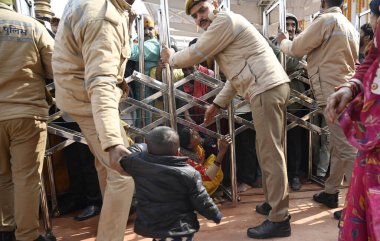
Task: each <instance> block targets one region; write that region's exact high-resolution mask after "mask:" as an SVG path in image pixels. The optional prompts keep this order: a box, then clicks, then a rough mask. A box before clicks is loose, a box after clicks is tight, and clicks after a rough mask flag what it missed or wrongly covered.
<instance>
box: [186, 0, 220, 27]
mask: <svg viewBox="0 0 380 241" xmlns="http://www.w3.org/2000/svg"><path fill="white" fill-rule="evenodd" d="M216 6H217V2H216V1H211V0H186V4H185V9H186V14H187V15H190V16H191V17H192V18H193V19H194V21H195V24H196V25H198V26H199V27H200V28H202V29H203V30H207V28H208V27H209V26H210V24H211V22H212V21H211V20H210V19H209V18H208V14H209V13H210V12H212V11H214V10H215V7H216Z"/></svg>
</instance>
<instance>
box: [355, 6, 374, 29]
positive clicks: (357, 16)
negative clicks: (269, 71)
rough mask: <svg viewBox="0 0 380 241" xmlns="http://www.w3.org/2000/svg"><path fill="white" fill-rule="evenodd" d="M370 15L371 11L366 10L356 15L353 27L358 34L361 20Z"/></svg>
mask: <svg viewBox="0 0 380 241" xmlns="http://www.w3.org/2000/svg"><path fill="white" fill-rule="evenodd" d="M370 13H371V10H370V9H368V10H366V11H364V12H361V13H359V14H357V15H356V21H355V22H356V24H355V27H356V30H357V31H358V32H359V31H360V27H361V25H362V18H363V17H365V16H367V15H368V14H370Z"/></svg>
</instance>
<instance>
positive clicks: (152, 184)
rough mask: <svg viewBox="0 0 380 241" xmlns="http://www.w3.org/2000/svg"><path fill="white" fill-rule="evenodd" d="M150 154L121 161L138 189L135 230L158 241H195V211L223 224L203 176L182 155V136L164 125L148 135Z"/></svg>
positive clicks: (196, 220)
mask: <svg viewBox="0 0 380 241" xmlns="http://www.w3.org/2000/svg"><path fill="white" fill-rule="evenodd" d="M146 142H147V148H148V151H147V152H138V153H132V154H130V155H127V156H124V157H123V158H122V159H121V160H120V164H121V166H122V167H123V169H124V170H125V171H126V172H127V173H128V174H130V175H131V176H132V177H133V179H134V181H135V186H136V198H137V200H138V205H137V211H136V212H137V218H136V221H135V228H134V231H135V232H136V233H137V234H140V235H142V236H145V237H151V238H154V239H153V240H156V241H164V240H184V239H183V238H186V240H187V241H191V240H192V238H193V236H194V233H195V232H197V231H198V230H199V222H198V219H197V215H196V213H195V212H194V211H198V212H199V213H200V214H201V215H203V216H205V217H206V218H207V219H210V220H213V221H214V222H215V223H220V220H221V219H222V214H221V213H220V211H219V209H218V207H217V206H216V205H215V204H214V202H213V201H212V199H211V198H210V196H209V195H208V194H207V191H206V189H205V188H204V187H203V186H202V180H201V176H200V174H199V173H198V172H197V171H196V170H195V169H194V168H192V167H191V166H189V165H188V164H187V163H186V161H187V159H188V157H180V156H178V150H179V137H178V134H177V133H176V132H175V131H174V130H173V129H171V128H169V127H165V126H160V127H156V128H154V129H153V130H151V131H150V132H149V133H148V134H147V136H146Z"/></svg>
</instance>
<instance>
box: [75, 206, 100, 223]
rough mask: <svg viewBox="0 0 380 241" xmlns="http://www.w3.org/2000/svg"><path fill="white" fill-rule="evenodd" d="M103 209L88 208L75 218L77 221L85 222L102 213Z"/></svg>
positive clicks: (96, 207)
mask: <svg viewBox="0 0 380 241" xmlns="http://www.w3.org/2000/svg"><path fill="white" fill-rule="evenodd" d="M100 210H101V207H98V206H94V205H91V206H87V207H86V208H85V209H83V211H82V212H81V213H80V214H78V215H77V216H76V217H74V219H75V220H77V221H83V220H86V219H89V218H91V217H94V216H96V215H98V214H99V213H100Z"/></svg>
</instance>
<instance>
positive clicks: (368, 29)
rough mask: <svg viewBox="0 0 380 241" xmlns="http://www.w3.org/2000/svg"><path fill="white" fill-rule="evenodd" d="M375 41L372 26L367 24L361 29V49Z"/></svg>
mask: <svg viewBox="0 0 380 241" xmlns="http://www.w3.org/2000/svg"><path fill="white" fill-rule="evenodd" d="M372 39H373V29H372V26H371V24H369V23H365V24H363V25H362V26H361V27H360V48H363V47H365V46H367V44H368V43H369V42H371V40H372Z"/></svg>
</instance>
